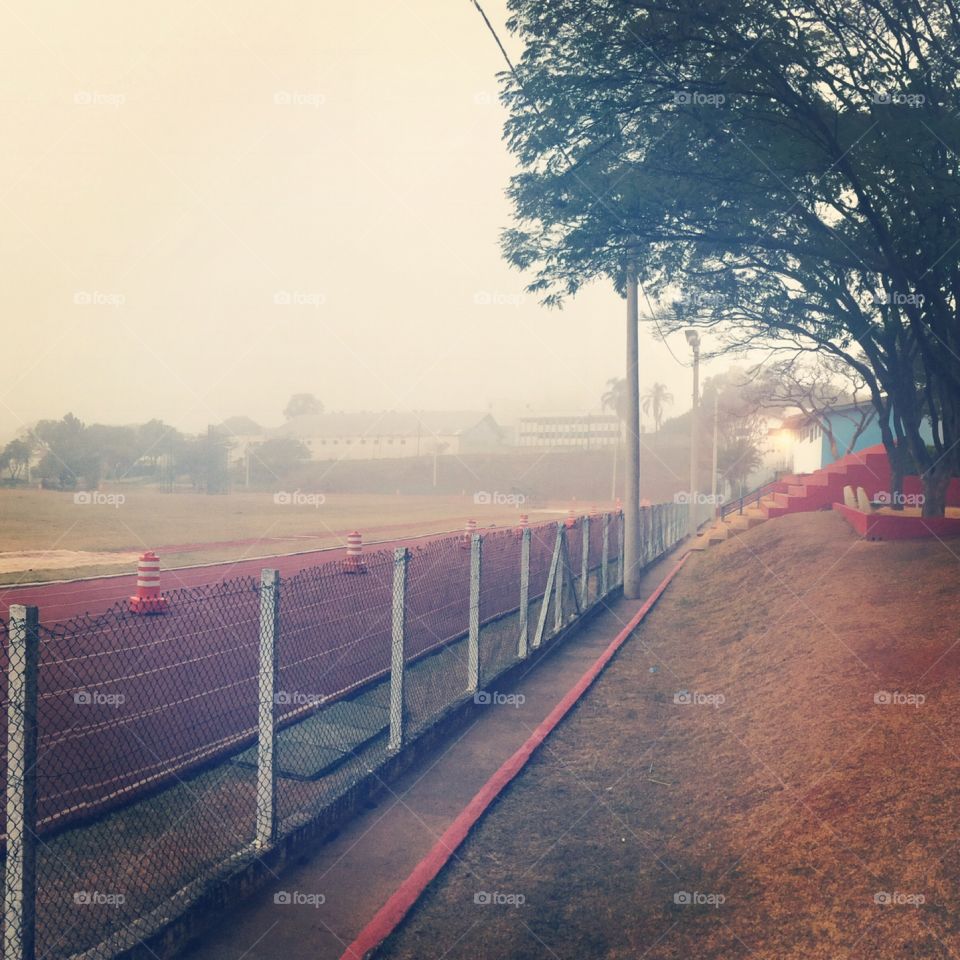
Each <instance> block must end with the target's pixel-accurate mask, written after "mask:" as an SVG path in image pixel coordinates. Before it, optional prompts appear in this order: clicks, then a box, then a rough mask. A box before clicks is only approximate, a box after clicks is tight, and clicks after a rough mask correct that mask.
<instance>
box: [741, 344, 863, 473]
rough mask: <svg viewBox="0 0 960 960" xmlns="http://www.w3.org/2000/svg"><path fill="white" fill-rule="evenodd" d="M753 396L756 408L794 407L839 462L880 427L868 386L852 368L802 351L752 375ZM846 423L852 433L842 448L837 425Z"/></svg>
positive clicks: (849, 432) (837, 361)
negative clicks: (866, 434) (869, 430)
mask: <svg viewBox="0 0 960 960" xmlns="http://www.w3.org/2000/svg"><path fill="white" fill-rule="evenodd" d="M751 380H752V382H751V385H750V388H751V392H752V393H753V395H754V396H755V397H756V403H757V407H758V408H760V409H766V408H769V407H773V408H775V409H782V408H784V407H795V408H796V409H797V410H799V411H800V413H801V414H803V416H804V417H805V418H806V419H807V420H808V421H809V422H811V423H815V424H816V425H817V426H818V427H820V429H821V431H822V432H823V435H824V436H825V437H826V438H827V442H828V443H829V445H830V456H831V457H832V458H833V459H834V460H839V459H840V457H843V456H846V455H847V454H848V453H851V452H852V451H853V450H854V449H855V448H856V446H857V442H858V441H859V440H860V438H861V437H862V436H863V433H864V431H865V430H866V429H867V428H868V427H869V426H870V425H871V424H872V423H875V422H876V418H877V411H876V409H875V408H874V407H873V405H872V404H871V402H870V395H869V391H868V390H867V385H866V381H865V380H864V379H863V377H862V376H860V374H859V373H858V372H857V370H855V369H854V368H853V367H850V366H848V365H847V364H845V363H842V362H841V361H839V360H838V359H837V358H836V357H831V356H829V355H826V356H825V355H819V354H814V355H813V356H812V358H807V356H806V354H804V353H803V352H802V351H800V352H798V353H795V354H793V355H788V356H785V357H780V358H777V359H775V360H774V361H773V362H772V363H771V364H769V365H764V366H762V367H758V368H757V369H756V370H755V371H751ZM839 421H844V422H845V423H846V424H847V426H848V428H849V429H848V430H847V431H846V440H845V442H844V443H843V445H842V446H841V444H840V441H839V439H838V437H837V430H836V426H837V424H838V422H839Z"/></svg>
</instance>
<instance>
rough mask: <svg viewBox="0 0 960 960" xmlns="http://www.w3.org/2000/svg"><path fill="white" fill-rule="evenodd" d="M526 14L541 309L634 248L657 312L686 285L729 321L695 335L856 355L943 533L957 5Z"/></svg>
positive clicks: (569, 7)
mask: <svg viewBox="0 0 960 960" xmlns="http://www.w3.org/2000/svg"><path fill="white" fill-rule="evenodd" d="M510 8H511V11H512V13H513V16H512V18H511V21H510V28H511V29H512V30H513V31H514V32H516V33H517V34H518V35H519V36H520V37H521V38H522V39H523V41H524V43H525V49H524V54H523V58H522V60H521V61H520V63H519V64H518V65H517V71H516V75H514V76H507V77H506V78H505V90H504V101H505V103H506V104H507V106H508V107H509V109H510V118H509V120H508V122H507V128H506V136H507V140H508V143H509V145H510V148H511V150H512V151H513V152H514V153H515V155H516V156H517V158H518V160H519V161H520V163H521V165H522V166H523V168H524V169H523V172H521V173H520V174H518V175H517V176H515V177H514V178H513V180H512V182H511V188H510V196H511V199H512V200H513V204H514V209H515V219H516V222H517V226H516V227H515V228H514V229H513V230H510V231H508V232H507V233H506V234H505V238H504V245H505V249H506V252H507V255H508V257H509V258H510V260H511V261H512V262H513V263H515V264H516V265H517V266H519V267H521V268H523V269H533V270H535V279H534V281H533V282H532V283H531V285H530V289H531V290H535V291H539V292H541V293H542V295H543V298H544V300H545V302H547V303H559V302H560V301H561V300H562V299H563V298H564V297H565V296H567V295H570V294H572V293H575V292H576V290H577V289H578V288H579V287H580V286H581V285H582V284H583V283H584V282H587V281H588V280H590V279H592V278H593V277H594V276H596V275H598V274H603V275H614V274H615V273H616V269H617V265H618V264H622V263H623V256H624V250H625V248H628V249H629V250H630V251H631V254H632V256H631V258H630V259H631V260H632V262H633V263H634V264H635V265H636V268H637V270H638V272H639V277H640V280H641V281H642V282H644V283H645V284H646V285H647V287H648V289H649V290H650V291H651V292H652V293H653V294H654V296H662V295H663V294H664V293H665V292H666V291H667V288H668V287H669V286H670V285H671V284H675V283H676V282H677V281H678V280H679V281H680V282H682V283H683V284H684V287H689V288H691V289H695V290H703V291H705V292H706V293H707V294H708V295H709V296H710V298H711V299H713V300H715V302H716V303H717V304H718V305H717V306H716V307H715V308H713V309H711V310H708V311H698V314H697V316H696V318H695V319H696V323H697V324H698V325H702V326H705V327H707V328H709V329H714V330H716V331H718V332H720V333H721V334H722V335H723V336H724V337H725V338H726V340H725V344H726V345H729V346H731V347H733V348H736V349H743V348H744V347H747V346H756V345H765V346H767V347H768V348H770V349H779V348H782V347H787V348H793V349H795V348H797V347H800V348H802V349H808V350H809V349H813V350H817V351H819V352H822V353H828V354H831V355H832V356H834V357H837V358H838V359H840V360H842V361H843V362H844V363H846V364H848V365H849V366H851V367H852V368H853V369H855V370H857V371H858V372H859V373H860V375H861V376H862V377H863V378H864V381H865V383H866V385H867V389H868V390H869V393H870V399H871V402H872V403H873V405H874V407H875V408H876V410H877V417H878V422H879V424H880V427H881V431H882V435H883V441H884V444H885V446H886V448H887V451H888V454H889V455H890V459H891V465H892V467H893V469H894V474H895V477H900V476H902V473H903V471H904V470H905V469H907V468H908V467H909V466H910V465H911V462H912V463H913V464H916V466H917V468H919V469H920V471H921V473H922V476H923V480H924V489H925V494H926V502H925V505H924V512H925V513H926V514H927V515H936V514H937V513H942V511H943V499H944V497H943V495H944V493H945V490H946V484H947V481H948V480H949V476H950V473H951V472H952V471H956V470H957V468H958V466H960V444H958V441H960V361H958V359H957V358H958V356H960V324H958V323H957V305H958V302H960V217H958V216H957V212H958V210H960V178H958V177H957V173H958V160H957V158H958V156H960V117H958V110H957V107H958V105H960V104H958V101H960V97H958V88H960V79H958V77H960V72H958V71H957V69H956V67H957V63H956V59H955V54H954V32H955V29H954V24H955V23H956V22H957V20H958V17H960V9H958V7H957V4H956V2H955V0H946V2H941V3H940V4H937V5H936V6H935V7H934V8H933V9H931V8H930V7H929V5H926V4H923V3H921V2H919V0H904V2H903V3H901V4H898V5H897V6H896V7H895V8H890V7H889V6H888V5H887V4H886V3H885V2H884V0H852V2H849V3H845V4H843V5H840V6H836V5H832V6H830V7H829V9H826V8H823V7H822V5H820V4H819V2H812V0H811V2H805V0H801V2H800V3H798V4H794V5H791V6H790V7H789V8H784V7H782V5H778V4H776V3H774V2H772V0H746V2H744V3H740V4H735V5H714V4H700V3H699V2H696V0H678V2H676V3H673V4H669V5H666V6H663V5H661V6H653V5H647V4H623V3H616V2H612V3H608V4H599V5H598V4H596V3H594V2H592V0H556V2H551V3H550V4H541V3H538V2H536V0H511V3H510ZM920 106H923V107H924V109H923V110H922V111H920V110H918V107H920ZM685 322H687V323H689V322H690V321H689V320H687V321H685ZM671 329H679V325H678V324H676V325H674V326H670V327H668V332H669V330H671ZM925 423H927V424H929V425H930V427H931V429H932V432H933V445H932V449H928V447H927V444H926V442H925V436H924V431H925V426H924V425H925Z"/></svg>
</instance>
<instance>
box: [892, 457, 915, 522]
mask: <svg viewBox="0 0 960 960" xmlns="http://www.w3.org/2000/svg"><path fill="white" fill-rule="evenodd" d="M887 458H888V459H889V460H890V506H891V507H892V508H893V509H894V510H902V509H903V478H904V477H905V476H906V475H907V474H908V473H909V472H910V467H911V465H912V460H911V459H910V456H909V454H908V453H907V448H906V446H905V445H904V444H894V447H893V452H892V453H891V451H890V450H887Z"/></svg>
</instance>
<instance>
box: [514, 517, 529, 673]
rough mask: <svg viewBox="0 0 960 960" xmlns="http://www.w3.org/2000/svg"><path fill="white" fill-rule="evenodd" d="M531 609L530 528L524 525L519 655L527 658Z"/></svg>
mask: <svg viewBox="0 0 960 960" xmlns="http://www.w3.org/2000/svg"><path fill="white" fill-rule="evenodd" d="M529 609H530V528H529V527H524V529H523V534H522V536H521V539H520V639H519V640H518V642H517V656H518V657H519V658H520V659H521V660H526V659H527V634H528V632H529V628H528V626H527V613H528V611H529Z"/></svg>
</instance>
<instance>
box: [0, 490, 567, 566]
mask: <svg viewBox="0 0 960 960" xmlns="http://www.w3.org/2000/svg"><path fill="white" fill-rule="evenodd" d="M310 496H313V495H303V496H301V497H300V502H281V503H277V502H275V500H274V494H273V493H266V492H265V493H252V492H251V493H231V494H229V495H224V496H206V495H204V494H200V493H175V494H165V493H160V492H158V491H156V490H154V489H149V488H144V487H132V488H130V487H124V488H110V487H107V486H105V487H103V488H102V489H101V490H100V491H99V492H98V494H97V498H98V501H99V502H89V501H90V498H87V500H88V502H76V501H75V497H74V494H72V493H60V492H55V491H39V490H0V583H22V582H26V581H40V580H60V579H68V578H71V577H80V576H95V575H98V574H105V573H122V572H128V571H131V570H132V567H133V565H134V564H135V562H136V556H137V555H138V554H139V553H140V552H142V551H143V550H145V549H155V550H158V551H159V552H160V554H161V556H162V558H163V562H164V566H165V567H167V568H170V567H177V566H184V565H186V564H195V563H206V562H212V561H219V560H224V561H226V560H236V559H240V558H243V557H257V556H269V555H271V554H280V553H290V552H293V551H295V550H304V549H320V548H322V547H331V546H341V545H342V544H343V542H344V538H345V536H346V534H347V533H349V532H350V531H351V530H354V529H356V530H359V531H361V533H362V534H363V536H364V540H365V541H370V540H382V539H389V538H394V537H403V536H412V535H417V534H428V533H439V532H443V531H446V530H454V529H461V528H462V527H463V525H464V523H465V522H466V520H467V519H470V518H473V519H476V520H477V521H478V523H480V524H481V525H482V526H483V525H491V524H497V525H504V524H514V523H516V522H517V517H518V513H519V511H518V510H517V508H516V507H511V506H496V505H488V504H481V505H478V504H475V503H474V501H473V497H472V496H470V495H468V496H444V497H427V496H386V497H385V496H379V495H372V494H370V495H368V494H330V495H327V496H326V497H325V498H323V500H322V502H320V501H319V500H317V499H314V500H310V499H308V498H309V497H310ZM305 498H307V499H305ZM78 499H79V500H81V501H83V500H84V497H83V496H81V497H79V498H78ZM281 499H282V498H281ZM293 499H294V498H293V497H292V496H291V497H289V500H293ZM547 515H548V514H539V515H537V516H536V517H535V516H531V521H533V520H534V519H543V518H544V517H545V516H547Z"/></svg>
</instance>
